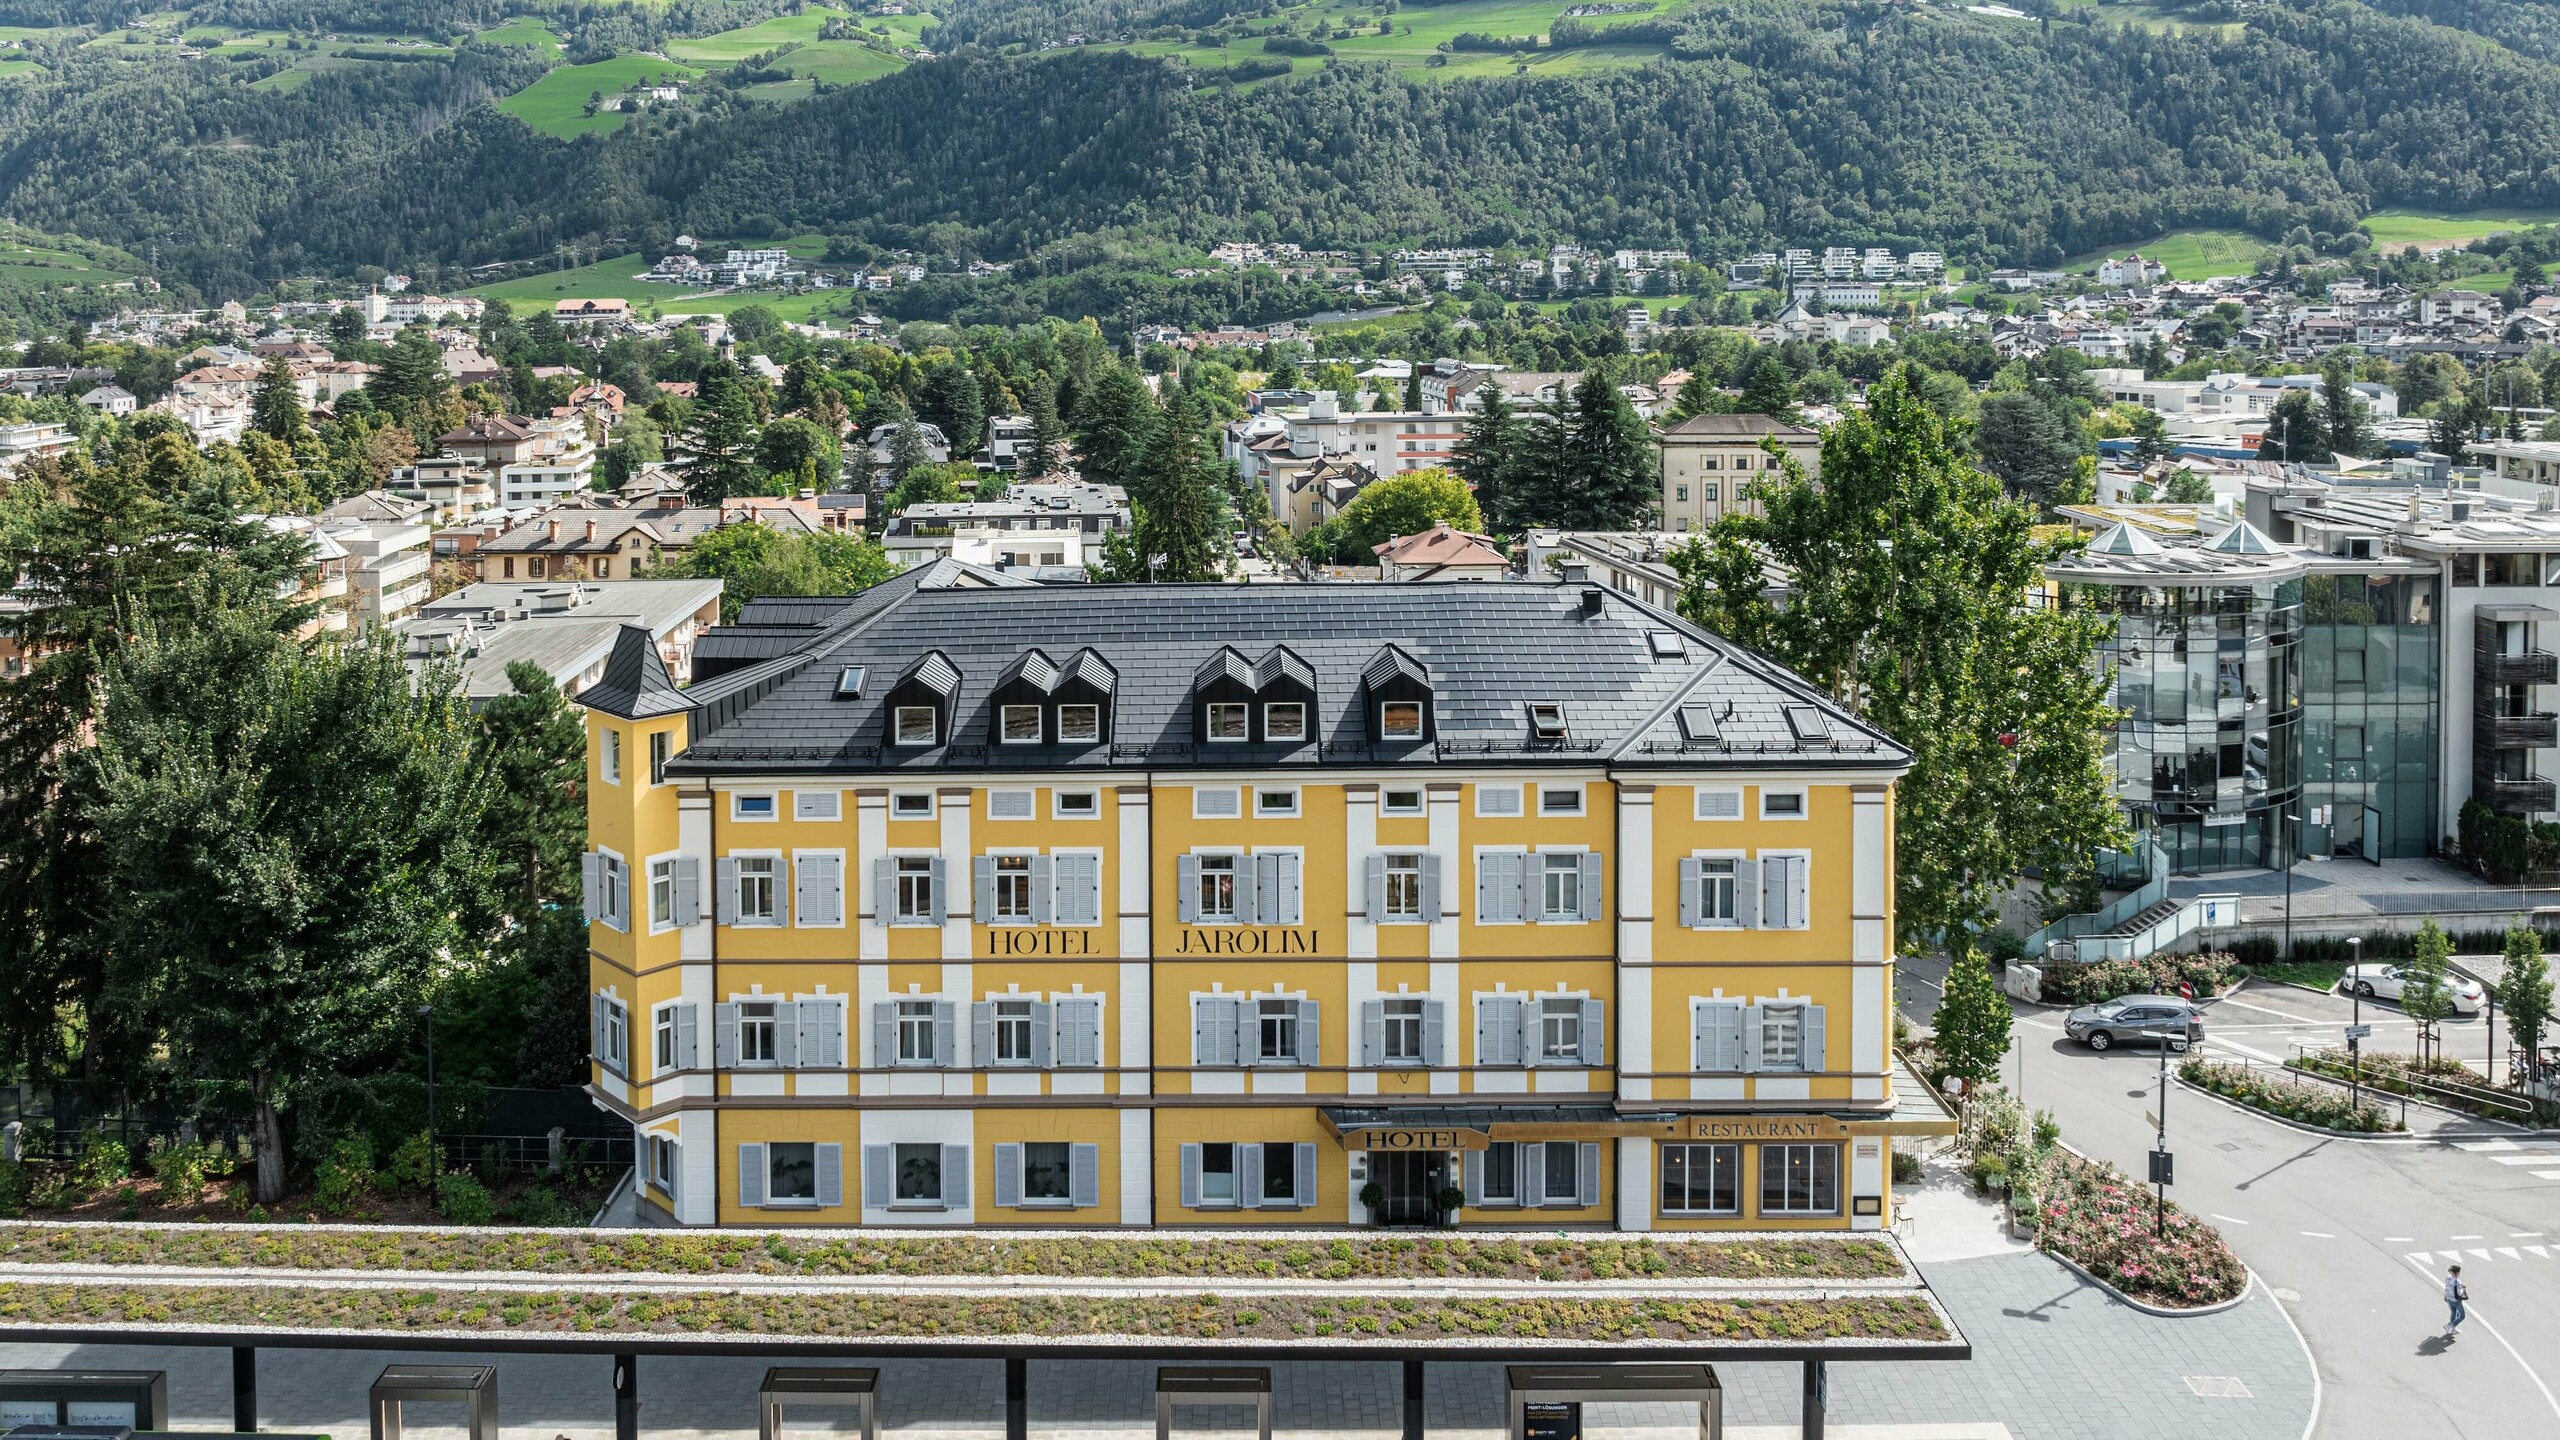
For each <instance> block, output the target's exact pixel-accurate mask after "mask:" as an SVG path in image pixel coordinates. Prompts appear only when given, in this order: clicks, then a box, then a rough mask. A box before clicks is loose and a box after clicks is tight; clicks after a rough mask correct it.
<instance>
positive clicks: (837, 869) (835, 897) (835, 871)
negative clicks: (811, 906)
mask: <svg viewBox="0 0 2560 1440" xmlns="http://www.w3.org/2000/svg"><path fill="white" fill-rule="evenodd" d="M818 903H819V904H821V905H824V906H825V907H826V923H827V924H829V925H841V924H843V923H844V857H843V856H840V855H826V856H821V857H819V860H818Z"/></svg>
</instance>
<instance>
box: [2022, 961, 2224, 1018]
mask: <svg viewBox="0 0 2560 1440" xmlns="http://www.w3.org/2000/svg"><path fill="white" fill-rule="evenodd" d="M2238 971H2239V963H2238V962H2237V961H2235V960H2233V959H2232V957H2231V956H2229V955H2227V954H2223V953H2222V952H2220V951H2211V952H2207V953H2205V954H2201V955H2171V954H2167V953H2165V952H2164V953H2162V954H2158V955H2153V956H2150V957H2148V958H2146V959H2141V960H2101V961H2098V962H2096V963H2094V964H2089V965H2055V966H2051V967H2049V968H2047V969H2046V970H2045V972H2044V991H2043V993H2044V1000H2045V1003H2046V1004H2048V1005H2095V1004H2097V1003H2098V1002H2099V1001H2101V1000H2113V999H2114V998H2116V997H2117V996H2119V995H2175V994H2177V993H2178V984H2179V982H2181V981H2184V982H2185V983H2187V984H2189V985H2192V986H2194V987H2195V992H2196V998H2197V999H2199V1000H2202V999H2206V998H2208V997H2210V996H2213V995H2217V994H2220V993H2221V992H2222V990H2223V988H2224V987H2225V986H2228V985H2229V984H2230V983H2231V977H2232V976H2233V975H2234V974H2236V973H2238Z"/></svg>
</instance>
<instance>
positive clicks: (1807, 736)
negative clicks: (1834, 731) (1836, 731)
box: [1787, 705, 1831, 745]
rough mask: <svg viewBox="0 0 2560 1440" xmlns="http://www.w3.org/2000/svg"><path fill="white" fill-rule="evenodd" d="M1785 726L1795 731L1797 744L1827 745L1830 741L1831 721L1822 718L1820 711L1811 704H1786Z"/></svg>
mask: <svg viewBox="0 0 2560 1440" xmlns="http://www.w3.org/2000/svg"><path fill="white" fill-rule="evenodd" d="M1787 728H1788V729H1789V730H1792V731H1794V732H1795V736H1796V742H1797V743H1798V744H1801V745H1828V744H1830V743H1831V722H1830V721H1829V720H1826V719H1824V718H1823V716H1822V712H1821V711H1820V710H1817V709H1815V708H1814V707H1813V706H1811V705H1790V706H1788V707H1787Z"/></svg>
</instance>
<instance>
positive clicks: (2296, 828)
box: [2277, 811, 2336, 965]
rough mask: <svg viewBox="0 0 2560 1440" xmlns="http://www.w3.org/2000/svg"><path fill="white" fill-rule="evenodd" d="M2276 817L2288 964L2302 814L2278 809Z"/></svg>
mask: <svg viewBox="0 0 2560 1440" xmlns="http://www.w3.org/2000/svg"><path fill="white" fill-rule="evenodd" d="M2277 818H2278V819H2279V820H2281V821H2282V822H2283V824H2284V959H2285V963H2286V964H2288V965H2290V964H2292V963H2293V867H2294V866H2295V865H2296V864H2297V863H2299V862H2300V861H2301V859H2302V856H2301V853H2300V851H2299V850H2298V849H2297V848H2296V847H2298V846H2299V845H2300V844H2301V836H2302V828H2301V827H2302V816H2301V814H2300V813H2299V812H2298V811H2297V812H2295V813H2292V814H2285V813H2283V812H2281V811H2280V812H2278V815H2277ZM2331 848H2332V849H2334V848H2336V847H2334V846H2332V847H2331Z"/></svg>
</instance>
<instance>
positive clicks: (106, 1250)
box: [0, 1222, 1909, 1283]
mask: <svg viewBox="0 0 2560 1440" xmlns="http://www.w3.org/2000/svg"><path fill="white" fill-rule="evenodd" d="M0 1263H7V1264H12V1265H30V1266H43V1265H165V1266H174V1267H180V1268H194V1269H223V1270H229V1269H277V1270H357V1271H362V1270H391V1271H410V1272H425V1273H452V1272H457V1271H511V1272H532V1273H552V1274H586V1275H612V1274H632V1273H653V1274H666V1275H771V1276H786V1277H787V1276H812V1277H817V1276H890V1275H911V1276H917V1277H932V1276H954V1277H968V1276H1000V1275H1017V1276H1055V1277H1058V1278H1061V1279H1075V1278H1080V1277H1106V1278H1127V1279H1147V1278H1163V1279H1222V1278H1237V1279H1257V1278H1259V1279H1279V1280H1325V1281H1382V1280H1383V1281H1393V1280H1429V1279H1482V1280H1543V1281H1551V1282H1557V1283H1572V1282H1577V1281H1588V1280H1622V1279H1665V1280H1673V1279H1699V1280H1769V1281H1818V1280H1881V1279H1894V1278H1899V1277H1902V1276H1905V1275H1907V1274H1908V1273H1909V1272H1908V1270H1907V1269H1906V1268H1905V1267H1904V1265H1903V1263H1902V1259H1901V1256H1900V1254H1899V1252H1897V1251H1896V1250H1895V1249H1894V1248H1893V1247H1892V1246H1891V1245H1888V1244H1886V1243H1884V1242H1882V1241H1878V1240H1871V1239H1861V1238H1852V1237H1849V1236H1823V1235H1807V1236H1804V1237H1802V1238H1797V1237H1793V1236H1787V1237H1751V1238H1747V1239H1715V1240H1618V1239H1610V1238H1605V1237H1601V1236H1591V1237H1588V1238H1572V1239H1563V1238H1553V1239H1534V1240H1532V1239H1521V1238H1512V1237H1503V1238H1492V1237H1485V1238H1469V1237H1462V1236H1456V1235H1428V1236H1413V1237H1397V1238H1386V1237H1374V1236H1365V1235H1364V1236H1357V1237H1354V1236H1335V1237H1325V1238H1316V1237H1309V1238H1306V1239H1296V1238H1288V1239H1282V1238H1269V1237H1264V1238H1244V1237H1238V1238H1232V1239H1228V1238H1216V1237H1202V1238H1198V1239H1190V1238H1173V1237H1163V1236H1148V1237H1137V1236H1130V1237H1119V1236H1082V1235H1038V1234H1026V1235H1024V1236H1021V1237H1018V1238H1017V1237H1013V1236H1003V1235H989V1234H985V1233H983V1232H979V1233H973V1234H962V1235H949V1236H940V1235H933V1236H904V1235H902V1236H893V1237H882V1236H861V1235H844V1236H829V1235H826V1234H824V1233H820V1234H813V1235H806V1236H801V1235H758V1234H739V1233H735V1232H685V1231H667V1232H662V1233H636V1234H635V1233H621V1234H598V1233H592V1232H582V1231H574V1230H571V1231H531V1232H524V1231H515V1232H508V1231H497V1232H492V1231H482V1230H443V1229H427V1228H400V1229H393V1228H383V1229H378V1230H377V1229H364V1228H355V1227H349V1228H338V1229H325V1230H323V1229H310V1228H304V1227H299V1226H285V1227H276V1226H269V1227H253V1226H218V1227H212V1226H209V1227H205V1228H201V1229H198V1228H194V1227H148V1228H146V1227H142V1226H133V1225H58V1224H57V1225H47V1224H41V1223H34V1222H30V1223H25V1224H16V1225H0Z"/></svg>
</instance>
